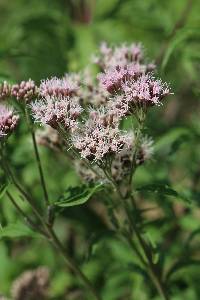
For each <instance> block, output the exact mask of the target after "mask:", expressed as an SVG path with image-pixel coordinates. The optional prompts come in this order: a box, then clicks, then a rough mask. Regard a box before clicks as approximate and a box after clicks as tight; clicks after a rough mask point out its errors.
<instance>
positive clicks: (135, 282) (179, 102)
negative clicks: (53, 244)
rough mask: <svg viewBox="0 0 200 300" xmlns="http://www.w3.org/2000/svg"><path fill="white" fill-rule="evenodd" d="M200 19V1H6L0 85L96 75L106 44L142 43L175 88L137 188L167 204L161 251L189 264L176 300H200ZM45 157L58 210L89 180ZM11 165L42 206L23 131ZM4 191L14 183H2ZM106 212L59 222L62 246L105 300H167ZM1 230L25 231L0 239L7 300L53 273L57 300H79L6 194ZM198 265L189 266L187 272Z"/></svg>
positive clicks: (89, 210)
mask: <svg viewBox="0 0 200 300" xmlns="http://www.w3.org/2000/svg"><path fill="white" fill-rule="evenodd" d="M199 11H200V2H199V1H197V0H196V1H195V0H194V1H190V0H189V1H185V0H184V1H183V0H182V1H180V0H168V1H166V0H143V1H141V0H121V1H120V0H96V1H95V0H91V1H89V0H88V1H87V0H85V1H84V0H57V1H55V0H41V1H38V0H29V1H26V0H15V1H6V0H1V1H0V41H1V43H0V79H1V81H3V80H4V79H6V80H9V81H11V82H16V81H20V80H23V79H29V78H32V79H34V80H35V81H36V82H37V83H39V81H40V80H41V79H43V78H46V77H50V76H61V75H63V74H64V73H65V72H69V71H79V70H80V69H81V68H83V67H85V66H87V64H88V63H89V61H90V57H91V55H92V53H94V52H95V51H97V48H98V45H99V44H100V42H101V41H107V42H109V43H113V44H117V43H121V42H132V41H136V42H137V41H140V42H142V43H143V44H144V46H145V48H146V49H147V54H148V57H149V58H150V59H152V60H155V61H156V62H158V70H159V74H158V75H159V76H161V77H162V78H163V79H164V80H166V81H168V82H170V84H171V89H172V91H173V92H174V95H173V96H171V97H170V98H169V100H168V102H167V103H164V105H163V106H161V107H158V108H156V109H152V110H151V112H150V113H149V115H148V119H147V124H146V125H147V126H146V128H147V129H146V132H147V133H148V134H150V135H151V136H153V139H154V140H155V155H154V159H153V161H151V162H149V163H148V164H147V165H145V166H142V167H141V168H140V169H139V170H138V173H137V174H136V178H137V179H136V183H135V184H136V186H137V187H138V188H139V187H140V186H142V185H147V188H146V189H143V191H142V198H144V199H145V200H144V199H143V201H144V202H145V204H146V206H147V207H152V206H154V205H155V204H159V206H160V207H161V210H162V211H164V212H165V218H164V217H163V216H162V213H161V214H159V213H158V212H157V213H156V214H155V216H153V217H152V216H151V217H150V219H149V222H148V223H147V225H146V228H147V231H148V235H149V237H150V239H151V240H152V243H155V245H161V246H162V247H161V248H162V251H163V253H164V255H163V260H164V261H165V263H167V264H168V266H169V268H170V266H171V265H172V264H173V263H174V261H175V259H176V258H181V259H182V264H181V268H180V269H179V268H178V271H177V272H176V273H174V275H173V276H172V286H173V289H172V290H173V296H172V300H183V299H185V300H199V299H200V285H199V278H200V269H199V264H198V262H200V248H199V246H200V237H199V232H200V231H199V230H198V229H200V222H199V220H200V155H199V153H200V102H199V101H200V92H199V91H200V83H199V74H200V15H199ZM40 152H41V156H42V160H43V165H44V170H45V174H46V177H47V181H48V188H49V190H50V193H51V197H52V201H55V200H56V199H58V197H59V196H60V195H61V194H62V193H63V191H64V190H65V189H66V188H68V187H70V186H76V185H77V184H79V183H80V179H79V178H78V177H77V176H76V174H75V173H74V171H73V168H72V166H71V163H70V162H69V161H67V160H66V158H65V157H64V156H63V155H60V154H57V153H54V152H52V151H51V150H49V149H45V148H43V147H41V148H40ZM9 159H10V160H11V161H12V165H13V166H14V168H15V170H16V174H17V176H18V178H19V179H23V180H24V181H25V183H26V185H27V186H28V189H30V190H31V192H32V193H33V195H34V196H35V198H36V199H38V201H39V199H41V197H42V191H41V190H40V188H39V182H38V173H37V169H36V166H35V161H34V156H33V152H32V145H31V141H30V138H29V136H28V135H27V132H26V128H25V127H24V126H23V124H21V125H20V126H19V128H18V130H17V133H16V134H15V136H13V137H12V138H11V139H10V142H9ZM1 181H2V184H3V182H4V181H5V178H3V176H1ZM155 182H156V183H158V182H159V183H160V184H163V183H164V184H165V185H166V184H168V185H170V186H172V187H173V188H174V189H175V190H176V191H177V192H178V196H175V197H171V196H169V193H167V192H166V191H165V190H163V188H162V190H161V192H159V191H158V190H157V188H156V189H154V188H152V186H150V190H151V191H152V190H153V193H150V192H149V188H148V185H150V184H151V185H152V184H154V183H155ZM155 190H156V192H155ZM13 193H15V195H16V197H18V195H17V194H16V191H14V190H13ZM19 201H21V200H20V199H19ZM21 202H22V201H21ZM102 202H103V199H102V198H101V194H99V196H96V197H95V199H93V200H92V201H90V202H89V203H88V204H86V205H82V206H77V207H74V208H70V207H69V208H67V209H65V210H64V211H63V213H62V214H61V216H60V217H59V219H58V221H57V222H56V228H57V230H58V232H59V236H60V237H61V238H62V239H63V240H64V243H65V245H66V247H67V248H68V251H69V253H70V254H71V256H72V257H74V258H76V260H77V261H78V262H79V264H81V266H82V269H83V270H84V271H85V273H86V274H87V275H88V276H89V277H90V278H91V280H92V281H93V282H94V283H95V284H96V285H97V287H98V288H99V289H101V291H102V295H103V297H104V299H105V300H114V299H124V300H125V299H126V300H127V299H131V300H132V299H136V300H148V299H155V300H156V299H159V297H158V296H156V292H155V290H154V288H153V287H151V288H149V287H147V284H146V283H147V278H146V277H145V274H143V272H142V270H140V269H139V268H138V266H137V264H136V263H137V262H136V261H135V258H134V257H133V256H132V253H131V252H130V250H129V249H128V247H126V246H125V245H124V244H122V243H121V242H119V241H118V240H117V239H116V237H115V236H113V234H112V232H111V231H110V230H109V228H108V225H107V222H106V221H105V218H106V216H105V212H104V209H103V204H102ZM22 205H23V206H24V207H25V209H26V210H27V211H29V208H28V207H26V205H25V204H24V203H23V202H22ZM0 223H1V226H2V227H4V226H6V225H7V224H15V225H16V224H17V226H18V227H17V228H18V231H17V232H18V233H19V234H13V230H12V227H8V228H7V231H8V232H7V234H6V235H7V236H9V235H10V236H11V237H12V236H13V235H14V236H15V238H14V239H8V238H5V237H3V234H1V231H0V238H1V240H0V292H1V293H2V294H5V295H9V293H10V287H11V284H12V281H13V280H14V279H15V278H16V277H17V276H18V275H19V274H20V273H21V272H23V271H24V270H27V269H32V268H35V267H37V266H39V265H46V266H48V267H49V268H50V270H51V288H50V299H53V300H59V299H60V300H63V299H71V298H70V293H71V292H72V290H73V289H76V287H77V279H76V280H75V279H74V276H73V274H71V273H70V272H66V269H65V266H64V264H63V261H62V258H60V257H58V255H56V253H55V252H54V250H53V249H52V248H50V247H49V245H48V243H47V242H46V241H44V240H43V239H41V238H38V237H37V236H36V235H35V234H33V236H32V234H31V232H28V233H27V229H25V228H24V226H23V222H22V220H21V219H20V218H19V216H18V214H17V213H16V211H15V209H14V208H13V207H12V205H11V204H10V203H9V202H8V199H7V198H6V197H5V196H4V195H3V193H2V194H1V196H0ZM9 226H12V225H9ZM9 230H10V231H9ZM9 232H10V233H9ZM192 233H195V234H193V235H192V236H191V234H192ZM19 235H20V236H19ZM23 236H24V237H23ZM189 237H192V238H191V239H188V238H189ZM164 239H165V242H164ZM189 242H190V243H189ZM88 245H89V246H88ZM189 255H191V262H190V265H189V267H188V268H184V262H185V260H186V258H187V257H188V256H189ZM113 262H115V263H113ZM87 299H89V298H87Z"/></svg>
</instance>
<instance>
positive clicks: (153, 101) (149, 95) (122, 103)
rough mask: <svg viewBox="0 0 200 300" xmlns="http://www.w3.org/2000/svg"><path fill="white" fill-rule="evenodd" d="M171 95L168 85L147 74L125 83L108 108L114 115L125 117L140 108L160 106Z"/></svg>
mask: <svg viewBox="0 0 200 300" xmlns="http://www.w3.org/2000/svg"><path fill="white" fill-rule="evenodd" d="M169 94H170V90H169V87H168V85H167V83H165V82H162V81H161V80H160V79H155V78H154V77H153V76H152V74H150V73H147V74H143V75H140V76H139V77H137V78H136V79H129V80H126V81H125V82H123V83H122V85H121V91H120V93H119V94H116V95H113V97H112V98H111V100H110V101H109V102H108V108H109V110H110V111H112V113H113V114H116V115H118V116H119V117H123V116H125V115H129V114H131V113H133V112H134V111H135V110H136V109H137V108H138V107H140V108H144V109H146V107H148V106H153V105H160V104H161V103H162V100H163V99H164V98H165V97H166V96H168V95H169Z"/></svg>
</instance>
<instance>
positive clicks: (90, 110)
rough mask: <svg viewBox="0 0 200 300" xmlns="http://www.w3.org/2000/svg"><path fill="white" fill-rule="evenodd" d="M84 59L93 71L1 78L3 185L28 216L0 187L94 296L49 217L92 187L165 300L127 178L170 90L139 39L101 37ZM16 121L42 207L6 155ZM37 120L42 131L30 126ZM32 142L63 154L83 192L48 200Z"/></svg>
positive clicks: (149, 148)
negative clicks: (26, 138) (25, 136)
mask: <svg viewBox="0 0 200 300" xmlns="http://www.w3.org/2000/svg"><path fill="white" fill-rule="evenodd" d="M92 62H93V64H95V65H96V69H98V72H99V73H98V75H97V76H92V72H91V71H90V70H89V68H87V69H86V70H84V71H83V72H80V73H78V74H74V73H72V74H66V75H65V76H64V77H63V78H57V77H52V78H50V79H46V80H42V81H41V83H40V85H39V86H36V84H35V83H34V82H33V81H32V80H31V79H30V80H29V81H23V82H21V83H20V84H15V85H9V84H8V83H7V82H4V83H3V84H2V85H1V88H0V99H1V104H0V151H1V152H0V154H1V167H2V170H3V171H4V174H5V175H6V177H7V178H8V181H9V182H10V184H11V185H13V186H14V187H15V189H17V191H18V193H19V194H20V195H21V197H22V198H23V199H24V200H25V201H27V203H28V204H29V205H30V207H31V209H32V215H27V214H26V213H25V211H24V210H23V209H22V208H21V207H20V205H19V203H18V201H17V200H16V199H15V198H14V197H13V195H12V192H11V191H10V190H9V189H6V191H5V193H6V195H7V196H8V198H9V199H10V201H11V202H12V203H13V205H14V206H15V208H16V210H17V211H18V212H19V214H20V215H22V216H23V217H24V219H25V221H26V224H28V226H30V227H31V228H32V229H33V230H34V231H36V232H38V233H40V234H41V235H42V236H44V237H45V238H46V239H48V240H49V241H50V242H51V243H52V244H53V245H54V246H55V247H56V248H57V250H58V253H60V255H62V256H63V258H64V260H65V262H66V264H67V266H68V267H69V268H70V269H71V270H72V271H73V272H74V275H76V276H77V277H79V278H80V279H81V280H82V283H83V284H84V286H85V288H86V289H87V290H88V291H89V292H90V293H91V296H90V298H88V299H96V300H97V299H98V300H100V299H102V295H101V290H99V289H96V288H95V287H94V286H93V284H92V283H91V282H90V280H89V279H88V278H87V277H86V275H85V274H84V273H83V272H82V271H81V269H80V268H79V266H78V265H77V263H76V262H75V261H74V260H73V259H72V258H71V257H70V255H69V254H68V253H67V251H66V249H65V247H64V245H63V244H62V242H61V241H60V239H59V238H58V236H57V233H56V231H55V228H54V221H55V219H56V217H57V215H58V213H59V210H63V209H65V208H67V207H69V206H75V205H80V204H83V203H85V202H86V201H88V200H89V199H90V198H92V197H93V195H94V194H95V193H101V195H103V196H102V199H104V200H103V201H104V204H105V207H106V209H107V212H108V216H109V217H110V222H111V226H112V230H113V231H114V232H115V234H116V236H117V237H118V238H119V239H121V240H122V241H123V242H124V243H127V244H128V245H129V247H130V249H131V251H132V255H133V256H134V257H137V259H138V263H139V266H140V268H141V270H144V272H145V273H146V274H147V276H148V278H149V280H148V281H149V282H150V281H151V282H152V283H153V284H154V286H155V288H156V289H157V292H158V294H160V296H161V298H162V299H165V300H168V299H170V292H169V286H168V282H167V280H166V277H165V270H164V266H163V264H160V261H159V260H156V261H155V252H156V249H155V247H154V245H152V243H151V242H150V241H149V240H148V239H147V237H146V235H144V230H143V224H144V222H145V219H144V216H143V214H142V212H141V209H140V206H139V203H138V200H137V193H136V190H135V183H134V182H135V181H134V179H135V172H136V170H137V169H138V168H140V166H141V165H143V164H144V163H145V162H146V161H147V160H149V159H151V157H152V155H153V140H152V138H151V137H148V136H147V135H146V134H145V131H146V129H145V119H146V116H147V114H149V113H150V110H151V109H152V108H154V107H157V106H161V104H162V102H163V101H164V100H165V97H166V96H168V95H169V94H170V90H169V88H168V85H167V84H166V83H165V82H162V81H161V80H160V79H157V78H156V75H155V65H154V64H153V63H149V62H148V61H147V60H146V58H145V57H144V50H143V47H142V46H141V45H140V44H131V45H128V44H123V45H121V46H119V47H109V46H108V45H107V44H106V43H102V45H101V47H100V50H99V53H98V54H97V55H95V56H94V57H93V58H92ZM8 101H9V102H10V103H8ZM14 107H15V109H14ZM23 121H24V122H26V124H27V126H28V129H29V132H30V135H31V138H32V142H33V150H34V155H35V158H36V163H37V166H38V171H39V178H40V182H41V188H42V189H43V194H44V203H45V209H43V210H42V209H41V208H39V207H38V205H37V203H38V201H36V200H35V199H34V198H33V196H32V195H31V194H30V193H29V192H27V190H26V188H25V187H24V185H23V183H22V182H19V181H18V179H17V178H16V177H15V174H14V172H13V170H12V163H11V162H10V159H9V157H8V156H7V154H6V148H7V143H8V142H9V136H10V135H11V134H13V132H14V131H15V129H16V126H17V125H18V123H19V122H23ZM38 124H39V125H41V126H42V130H41V129H39V130H38ZM127 124H128V125H127ZM38 144H40V145H46V146H48V147H50V148H52V149H54V150H56V151H60V152H63V153H65V155H66V156H67V157H69V158H70V161H71V163H72V164H73V166H74V168H75V170H76V171H77V172H78V174H79V175H80V177H81V178H82V180H83V181H84V187H85V190H84V191H83V192H81V193H80V194H79V192H78V190H77V191H76V190H74V191H73V197H68V198H66V197H61V198H59V200H57V201H56V202H55V201H54V202H53V199H52V198H51V195H50V194H49V192H48V186H47V184H46V179H45V176H44V173H43V168H42V162H41V159H40V155H39V151H38ZM136 175H137V174H136ZM55 180H56V178H55ZM82 209H84V207H82ZM47 212H48V213H47ZM92 297H93V298H92ZM109 300H110V299H109Z"/></svg>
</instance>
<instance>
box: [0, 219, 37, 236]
mask: <svg viewBox="0 0 200 300" xmlns="http://www.w3.org/2000/svg"><path fill="white" fill-rule="evenodd" d="M34 236H36V233H35V232H34V231H32V230H31V229H30V228H28V227H27V226H25V225H24V224H22V223H19V222H18V223H15V224H9V225H7V226H5V227H1V228H0V238H4V237H5V238H19V237H34Z"/></svg>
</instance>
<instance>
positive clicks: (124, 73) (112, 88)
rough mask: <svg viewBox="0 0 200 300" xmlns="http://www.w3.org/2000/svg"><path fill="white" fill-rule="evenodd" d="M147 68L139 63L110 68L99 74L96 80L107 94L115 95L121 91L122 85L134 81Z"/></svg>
mask: <svg viewBox="0 0 200 300" xmlns="http://www.w3.org/2000/svg"><path fill="white" fill-rule="evenodd" d="M146 71H147V67H146V66H145V65H140V64H139V63H130V64H127V65H125V66H117V67H115V68H110V69H108V70H106V71H105V72H104V73H101V74H99V76H98V79H99V81H100V84H101V85H102V86H103V88H104V89H105V90H106V91H108V92H109V93H111V94H113V93H117V92H119V91H120V90H121V89H122V85H123V83H125V82H126V81H127V80H131V79H132V80H133V79H134V80H135V79H137V78H138V77H139V76H140V75H142V74H145V72H146Z"/></svg>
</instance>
